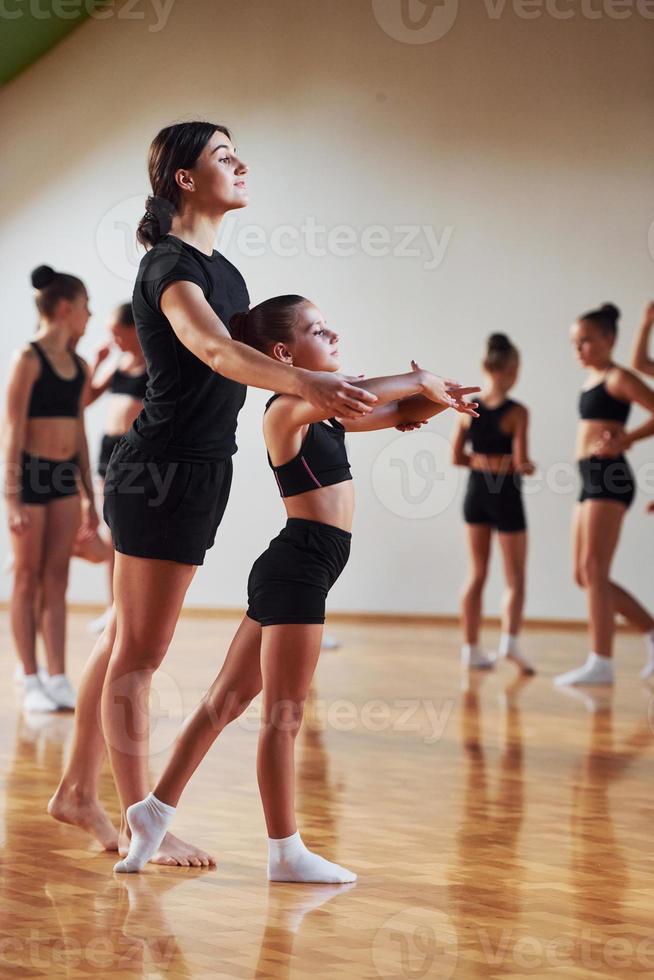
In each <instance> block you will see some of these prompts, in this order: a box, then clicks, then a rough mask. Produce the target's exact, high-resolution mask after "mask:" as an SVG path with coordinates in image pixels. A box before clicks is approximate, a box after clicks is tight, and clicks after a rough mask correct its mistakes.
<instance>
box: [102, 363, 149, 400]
mask: <svg viewBox="0 0 654 980" xmlns="http://www.w3.org/2000/svg"><path fill="white" fill-rule="evenodd" d="M147 384H148V375H147V372H146V371H143V372H142V373H141V374H127V373H126V372H125V371H121V370H120V369H119V368H116V370H115V371H114V374H113V377H112V379H111V384H110V386H109V391H110V392H111V393H112V395H131V396H132V398H138V399H139V400H140V401H143V399H144V398H145V389H146V388H147Z"/></svg>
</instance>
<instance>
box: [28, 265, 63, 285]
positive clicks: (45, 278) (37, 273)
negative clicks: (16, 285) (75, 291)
mask: <svg viewBox="0 0 654 980" xmlns="http://www.w3.org/2000/svg"><path fill="white" fill-rule="evenodd" d="M56 278H57V273H56V272H55V271H54V269H51V268H50V266H49V265H39V266H37V268H36V269H34V271H33V272H32V276H31V279H32V285H33V287H34V289H45V288H46V286H49V285H50V284H51V283H53V282H54V281H55V279H56Z"/></svg>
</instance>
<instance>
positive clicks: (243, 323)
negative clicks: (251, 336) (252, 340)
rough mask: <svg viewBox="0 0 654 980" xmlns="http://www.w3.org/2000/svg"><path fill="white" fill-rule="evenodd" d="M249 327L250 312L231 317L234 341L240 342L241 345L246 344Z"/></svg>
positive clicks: (230, 330) (230, 328) (230, 324)
mask: <svg viewBox="0 0 654 980" xmlns="http://www.w3.org/2000/svg"><path fill="white" fill-rule="evenodd" d="M247 326H248V311H247V310H245V311H244V312H242V313H234V315H233V316H232V317H230V321H229V332H230V333H231V335H232V340H240V341H241V343H245V342H246V340H245V338H246V336H247Z"/></svg>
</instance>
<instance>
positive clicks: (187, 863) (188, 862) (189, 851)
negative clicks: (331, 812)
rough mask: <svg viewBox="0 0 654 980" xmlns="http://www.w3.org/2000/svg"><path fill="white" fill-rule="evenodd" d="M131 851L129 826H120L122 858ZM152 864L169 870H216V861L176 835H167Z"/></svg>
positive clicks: (119, 848) (152, 859)
mask: <svg viewBox="0 0 654 980" xmlns="http://www.w3.org/2000/svg"><path fill="white" fill-rule="evenodd" d="M128 851H129V835H128V833H127V826H126V825H125V824H123V823H121V825H120V835H119V839H118V853H119V854H120V856H121V857H127V852H128ZM149 863H150V864H163V865H166V866H167V867H169V868H215V867H216V859H215V858H213V857H212V856H211V855H210V854H207V852H206V851H203V850H202V849H201V848H199V847H194V846H193V844H187V843H186V842H185V841H183V840H180V839H179V837H175V835H174V834H171V833H167V834H166V836H165V837H164V839H163V841H162V844H161V847H160V848H159V850H158V851H157V853H156V854H155V856H154V857H153V858H151V860H150V862H149Z"/></svg>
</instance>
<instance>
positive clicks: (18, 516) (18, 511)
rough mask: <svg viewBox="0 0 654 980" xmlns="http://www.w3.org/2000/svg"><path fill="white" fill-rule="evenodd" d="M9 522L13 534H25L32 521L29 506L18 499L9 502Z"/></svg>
mask: <svg viewBox="0 0 654 980" xmlns="http://www.w3.org/2000/svg"><path fill="white" fill-rule="evenodd" d="M7 523H8V524H9V531H10V532H11V534H17V535H21V534H24V533H25V531H27V529H28V527H29V526H30V523H31V520H30V515H29V511H28V509H27V507H25V506H24V505H23V504H21V503H19V502H17V501H14V502H12V503H8V504H7Z"/></svg>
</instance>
